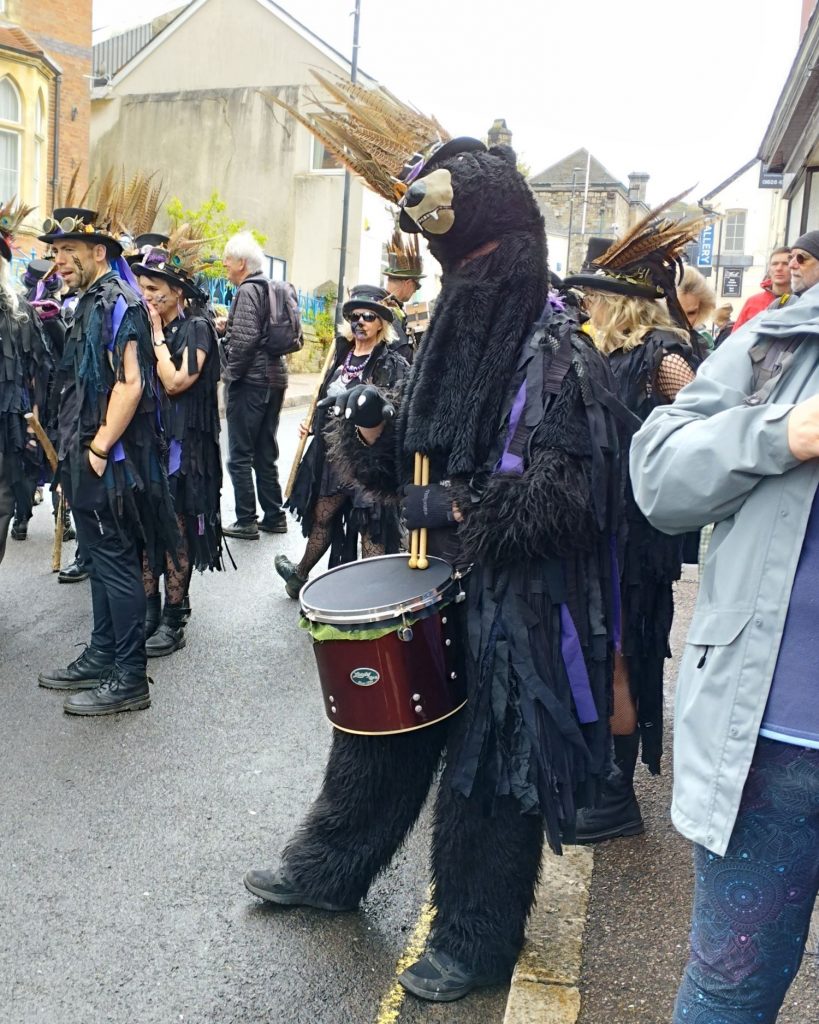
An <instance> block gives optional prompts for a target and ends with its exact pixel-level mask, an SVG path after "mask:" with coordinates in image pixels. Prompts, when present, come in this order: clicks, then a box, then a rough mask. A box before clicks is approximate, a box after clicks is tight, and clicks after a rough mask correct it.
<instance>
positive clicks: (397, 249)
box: [384, 228, 424, 281]
mask: <svg viewBox="0 0 819 1024" xmlns="http://www.w3.org/2000/svg"><path fill="white" fill-rule="evenodd" d="M423 269H424V261H423V259H422V258H421V251H420V249H419V247H418V236H417V235H405V234H404V232H403V231H401V230H400V228H396V229H395V231H393V233H392V238H391V239H390V240H389V242H387V267H386V269H385V270H384V273H385V275H386V276H387V277H397V278H401V279H409V280H411V281H420V280H421V278H422V277H423V276H424V274H422V273H421V271H422V270H423Z"/></svg>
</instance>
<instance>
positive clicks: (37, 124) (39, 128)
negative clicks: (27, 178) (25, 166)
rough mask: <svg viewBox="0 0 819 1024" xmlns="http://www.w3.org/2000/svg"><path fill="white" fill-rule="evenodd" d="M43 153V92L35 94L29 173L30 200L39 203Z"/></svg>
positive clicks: (40, 198) (40, 199)
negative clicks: (31, 160)
mask: <svg viewBox="0 0 819 1024" xmlns="http://www.w3.org/2000/svg"><path fill="white" fill-rule="evenodd" d="M44 153H45V102H44V101H43V94H42V93H38V94H37V104H36V106H35V108H34V160H33V164H32V173H31V188H32V193H31V201H32V202H33V203H36V204H37V205H38V206H40V205H41V201H42V197H41V195H40V186H41V183H42V180H43V178H42V170H43V154H44Z"/></svg>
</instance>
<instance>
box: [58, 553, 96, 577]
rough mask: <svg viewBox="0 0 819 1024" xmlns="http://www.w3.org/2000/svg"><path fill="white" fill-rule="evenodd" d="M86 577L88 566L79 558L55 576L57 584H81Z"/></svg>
mask: <svg viewBox="0 0 819 1024" xmlns="http://www.w3.org/2000/svg"><path fill="white" fill-rule="evenodd" d="M88 576H89V572H88V566H87V565H86V564H85V562H83V561H81V560H80V558H79V557H77V558H75V559H74V561H73V562H72V563H71V564H70V565H67V566H66V567H65V568H64V569H60V574H59V575H58V576H57V582H58V583H82V581H83V580H87V579H88Z"/></svg>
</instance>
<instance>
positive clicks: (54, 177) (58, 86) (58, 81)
mask: <svg viewBox="0 0 819 1024" xmlns="http://www.w3.org/2000/svg"><path fill="white" fill-rule="evenodd" d="M62 84H63V76H62V74H61V73H60V72H58V73H57V77H56V78H55V79H54V145H53V149H54V157H53V164H52V168H53V169H52V172H51V209H52V210H54V208H55V207H56V206H57V186H58V185H59V184H60V93H61V91H62Z"/></svg>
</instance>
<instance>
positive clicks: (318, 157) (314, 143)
mask: <svg viewBox="0 0 819 1024" xmlns="http://www.w3.org/2000/svg"><path fill="white" fill-rule="evenodd" d="M310 170H311V171H324V172H325V173H330V174H339V173H341V172H342V171H343V170H344V168H343V167H342V166H341V164H340V163H339V162H338V160H336V158H335V157H334V156H333V154H332V153H328V152H327V150H326V149H325V148H324V146H322V144H321V143H320V142H319V140H318V139H317V138H315V137H312V138H311V145H310Z"/></svg>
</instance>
